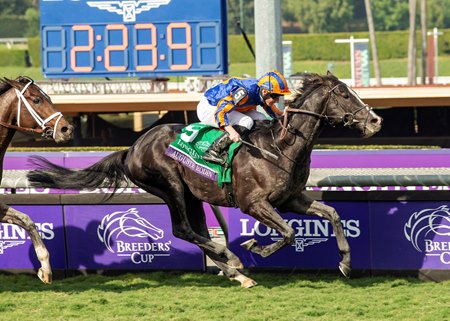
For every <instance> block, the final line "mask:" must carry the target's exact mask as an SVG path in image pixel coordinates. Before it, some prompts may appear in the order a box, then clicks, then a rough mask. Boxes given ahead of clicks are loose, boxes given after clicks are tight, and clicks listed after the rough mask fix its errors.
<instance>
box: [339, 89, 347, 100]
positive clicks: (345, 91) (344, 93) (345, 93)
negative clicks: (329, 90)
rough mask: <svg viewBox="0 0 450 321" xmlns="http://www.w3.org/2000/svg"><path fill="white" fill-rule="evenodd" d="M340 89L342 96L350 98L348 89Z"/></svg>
mask: <svg viewBox="0 0 450 321" xmlns="http://www.w3.org/2000/svg"><path fill="white" fill-rule="evenodd" d="M339 91H340V94H341V96H342V97H344V98H348V97H349V95H348V92H347V90H344V89H340V90H339Z"/></svg>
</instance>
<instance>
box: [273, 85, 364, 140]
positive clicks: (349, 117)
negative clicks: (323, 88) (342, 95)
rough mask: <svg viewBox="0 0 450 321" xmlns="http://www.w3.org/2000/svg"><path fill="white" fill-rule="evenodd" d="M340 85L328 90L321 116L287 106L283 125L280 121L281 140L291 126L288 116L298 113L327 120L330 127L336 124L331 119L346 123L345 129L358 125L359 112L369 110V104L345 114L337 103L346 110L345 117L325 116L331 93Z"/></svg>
mask: <svg viewBox="0 0 450 321" xmlns="http://www.w3.org/2000/svg"><path fill="white" fill-rule="evenodd" d="M340 85H343V84H337V85H336V86H334V87H333V88H330V90H328V92H327V96H328V98H327V101H326V105H325V108H324V109H323V112H322V113H321V114H319V113H316V112H313V111H310V110H303V109H297V108H291V107H289V106H287V107H286V108H285V109H284V119H283V122H282V123H281V121H280V125H281V127H282V129H281V132H280V139H284V138H285V137H286V134H287V132H288V130H289V124H288V114H289V113H297V114H305V115H310V116H314V117H317V118H319V119H320V120H323V119H324V120H326V121H327V122H328V123H329V124H330V125H334V122H331V121H330V118H335V119H337V120H338V121H339V120H340V121H342V122H343V123H344V127H350V126H352V125H353V124H355V123H358V122H359V121H357V120H355V115H356V114H357V113H358V112H360V111H361V110H363V109H365V108H367V107H368V105H367V104H365V105H364V106H362V107H360V108H358V109H357V110H355V111H354V112H353V113H345V110H344V109H343V108H342V107H341V106H339V102H337V105H338V106H339V107H340V108H342V110H344V115H342V116H327V115H325V112H326V110H327V108H328V104H329V101H330V97H331V93H334V90H335V89H336V88H337V87H339V86H340ZM318 88H320V87H318ZM318 88H317V89H318ZM369 109H370V107H369Z"/></svg>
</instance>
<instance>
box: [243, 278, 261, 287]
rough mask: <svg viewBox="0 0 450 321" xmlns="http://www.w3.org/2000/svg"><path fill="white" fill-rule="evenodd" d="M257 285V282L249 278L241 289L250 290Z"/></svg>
mask: <svg viewBox="0 0 450 321" xmlns="http://www.w3.org/2000/svg"><path fill="white" fill-rule="evenodd" d="M257 285H258V283H256V281H255V280H252V279H250V278H247V279H246V280H244V282H242V283H241V287H242V288H244V289H249V288H252V287H254V286H257Z"/></svg>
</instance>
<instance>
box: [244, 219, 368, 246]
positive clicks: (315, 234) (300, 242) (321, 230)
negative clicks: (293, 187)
mask: <svg viewBox="0 0 450 321" xmlns="http://www.w3.org/2000/svg"><path fill="white" fill-rule="evenodd" d="M285 221H286V223H287V224H288V225H289V226H290V227H292V228H293V229H294V232H295V241H294V243H293V244H292V246H293V247H294V249H295V251H296V252H304V251H305V250H306V248H307V247H310V246H312V245H315V244H319V243H323V242H326V241H328V239H329V238H330V237H335V235H334V233H333V228H332V226H331V224H330V222H328V221H326V220H309V219H306V220H304V219H290V220H285ZM249 222H250V220H249V219H241V236H254V235H259V236H265V237H270V239H271V240H272V241H278V240H281V236H280V234H279V233H278V232H277V231H276V230H275V229H272V228H269V227H267V226H265V225H263V224H261V223H260V222H258V221H256V222H255V223H254V224H253V226H251V225H250V224H249ZM342 225H343V227H344V232H345V236H347V237H352V238H357V237H359V236H360V235H361V230H360V228H359V225H360V224H359V220H342Z"/></svg>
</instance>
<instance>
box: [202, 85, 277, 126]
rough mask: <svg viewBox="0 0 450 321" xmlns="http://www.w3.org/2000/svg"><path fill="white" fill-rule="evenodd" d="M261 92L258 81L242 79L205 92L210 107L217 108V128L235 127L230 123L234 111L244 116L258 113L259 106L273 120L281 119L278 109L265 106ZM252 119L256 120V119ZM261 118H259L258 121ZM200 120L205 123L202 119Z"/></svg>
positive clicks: (215, 115)
mask: <svg viewBox="0 0 450 321" xmlns="http://www.w3.org/2000/svg"><path fill="white" fill-rule="evenodd" d="M259 90H260V88H259V86H258V80H257V79H240V78H230V79H227V80H225V81H223V82H222V83H220V84H217V85H216V86H214V87H212V88H210V89H208V90H207V91H206V92H205V98H206V99H207V101H208V103H209V105H211V106H212V107H213V108H214V107H215V108H216V109H215V111H214V119H215V123H216V124H217V126H218V127H219V128H223V127H224V126H227V125H235V124H234V123H232V122H231V123H230V119H229V113H231V112H232V111H236V112H239V113H244V114H245V113H247V112H250V111H254V113H256V112H257V111H256V107H257V106H262V107H263V108H264V110H265V111H266V112H267V114H268V115H269V116H270V117H272V118H277V117H280V116H281V113H280V112H279V111H278V110H277V109H276V108H274V109H272V108H270V107H268V106H266V105H265V104H264V102H263V99H262V97H261V96H260V92H259ZM252 114H253V113H252ZM261 115H262V114H261ZM199 118H200V114H199ZM252 118H253V119H255V118H254V117H252ZM260 118H261V117H257V118H256V119H260ZM262 119H264V118H262ZM200 120H201V121H202V122H203V120H202V119H200ZM249 129H250V128H249Z"/></svg>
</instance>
